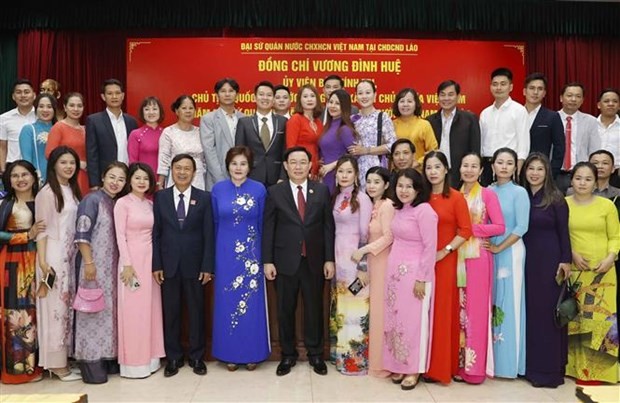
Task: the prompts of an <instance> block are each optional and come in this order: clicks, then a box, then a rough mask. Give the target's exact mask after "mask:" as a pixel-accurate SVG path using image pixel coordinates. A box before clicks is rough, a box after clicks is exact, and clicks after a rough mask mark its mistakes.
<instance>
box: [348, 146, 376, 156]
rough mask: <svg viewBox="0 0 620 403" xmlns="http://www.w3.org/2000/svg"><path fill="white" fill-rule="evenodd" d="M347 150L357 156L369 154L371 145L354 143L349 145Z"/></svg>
mask: <svg viewBox="0 0 620 403" xmlns="http://www.w3.org/2000/svg"><path fill="white" fill-rule="evenodd" d="M347 151H348V152H349V154H351V155H355V156H360V155H367V154H370V147H364V146H362V145H360V144H353V145H350V146H349V148H348V149H347Z"/></svg>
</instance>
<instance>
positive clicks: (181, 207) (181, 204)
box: [177, 193, 185, 228]
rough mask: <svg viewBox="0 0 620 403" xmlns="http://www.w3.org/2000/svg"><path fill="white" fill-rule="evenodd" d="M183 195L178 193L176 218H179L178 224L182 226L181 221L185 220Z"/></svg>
mask: <svg viewBox="0 0 620 403" xmlns="http://www.w3.org/2000/svg"><path fill="white" fill-rule="evenodd" d="M183 197H185V195H184V194H183V193H180V194H179V204H178V205H177V218H178V219H179V226H180V227H181V228H183V221H185V201H183Z"/></svg>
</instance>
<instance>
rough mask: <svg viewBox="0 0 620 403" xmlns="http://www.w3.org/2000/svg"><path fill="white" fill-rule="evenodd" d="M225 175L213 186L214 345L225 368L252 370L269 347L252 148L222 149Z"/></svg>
mask: <svg viewBox="0 0 620 403" xmlns="http://www.w3.org/2000/svg"><path fill="white" fill-rule="evenodd" d="M225 162H226V166H227V167H228V173H229V176H230V179H227V180H223V181H220V182H218V183H216V184H215V186H213V189H212V192H211V203H212V208H213V221H214V223H215V286H214V290H215V291H214V292H215V295H214V309H213V349H212V354H213V356H214V357H215V358H217V359H218V360H220V361H223V362H225V363H226V364H227V367H228V370H229V371H235V370H236V369H237V368H238V367H239V365H240V364H241V365H245V366H246V368H247V369H248V370H250V371H251V370H254V369H255V368H256V364H257V363H259V362H261V361H265V360H266V359H267V358H268V357H269V354H270V353H271V343H270V341H269V326H268V320H267V305H266V296H265V295H266V290H265V278H264V275H263V268H262V264H261V238H262V232H263V209H264V207H265V198H266V196H267V191H266V189H265V187H264V186H263V184H261V183H260V182H257V181H255V180H252V179H249V178H248V175H249V173H250V167H252V162H253V155H252V150H250V149H249V148H248V147H246V146H236V147H233V148H231V149H230V150H228V153H227V154H226V160H225Z"/></svg>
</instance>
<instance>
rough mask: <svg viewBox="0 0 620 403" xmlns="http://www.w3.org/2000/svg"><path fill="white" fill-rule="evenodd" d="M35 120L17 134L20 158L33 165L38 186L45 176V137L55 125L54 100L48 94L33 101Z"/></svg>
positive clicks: (38, 96)
mask: <svg viewBox="0 0 620 403" xmlns="http://www.w3.org/2000/svg"><path fill="white" fill-rule="evenodd" d="M34 107H35V111H36V113H37V120H36V122H34V123H33V124H28V125H24V127H22V131H21V132H20V134H19V150H20V152H21V154H22V158H23V159H25V160H26V161H28V162H30V163H31V164H32V165H34V167H35V169H36V172H37V176H38V178H37V180H38V182H39V184H42V183H44V182H45V178H46V176H47V157H46V156H45V146H46V145H47V137H48V135H49V132H50V131H51V130H52V125H53V124H54V123H56V110H57V106H56V98H54V97H53V96H52V95H50V94H39V95H37V97H36V98H35V100H34Z"/></svg>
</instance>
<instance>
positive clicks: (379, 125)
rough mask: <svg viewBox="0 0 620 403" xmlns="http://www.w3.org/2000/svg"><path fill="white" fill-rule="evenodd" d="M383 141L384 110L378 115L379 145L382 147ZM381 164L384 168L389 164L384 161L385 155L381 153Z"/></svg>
mask: <svg viewBox="0 0 620 403" xmlns="http://www.w3.org/2000/svg"><path fill="white" fill-rule="evenodd" d="M382 143H383V112H379V116H378V117H377V147H381V144H382ZM378 157H379V165H381V166H382V167H383V168H387V164H386V163H385V161H384V158H383V155H379V156H378Z"/></svg>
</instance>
